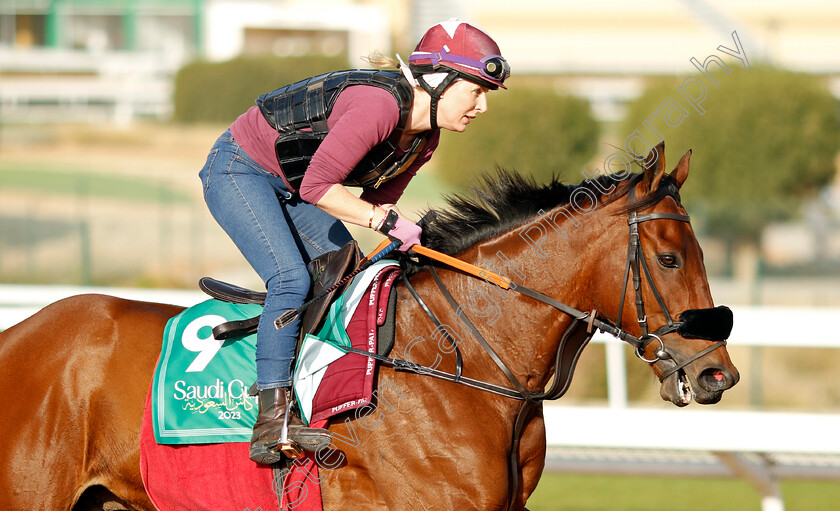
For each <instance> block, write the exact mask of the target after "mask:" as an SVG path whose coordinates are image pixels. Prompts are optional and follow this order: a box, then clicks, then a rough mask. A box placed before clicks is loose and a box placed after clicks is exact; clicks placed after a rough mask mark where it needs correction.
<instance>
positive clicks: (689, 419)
mask: <svg viewBox="0 0 840 511" xmlns="http://www.w3.org/2000/svg"><path fill="white" fill-rule="evenodd" d="M82 293H102V294H108V295H113V296H119V297H123V298H130V299H134V300H144V301H152V302H161V303H171V304H176V305H183V306H189V305H193V304H196V303H199V302H201V301H204V300H205V299H206V298H207V296H206V295H204V294H203V293H201V292H200V291H198V290H196V291H177V290H164V289H127V288H91V287H69V286H23V285H20V286H19V285H0V330H3V329H5V328H8V327H9V326H11V325H14V324H15V323H18V322H20V321H22V320H24V319H25V318H27V317H29V316H30V315H32V314H34V313H35V312H37V311H38V310H39V309H40V308H42V307H44V306H45V305H48V304H50V303H52V302H54V301H56V300H59V299H61V298H64V297H67V296H71V295H75V294H82ZM732 309H733V312H734V315H735V326H734V328H733V330H732V335H731V337H730V340H729V343H730V345H731V346H756V347H761V346H763V347H786V348H792V347H796V348H840V335H838V333H837V331H836V330H832V329H829V328H826V327H825V326H824V325H838V324H840V308H816V307H811V308H806V307H733V308H732ZM593 342H601V343H606V353H607V379H608V382H607V387H608V393H609V404H608V406H598V407H568V406H562V405H556V404H549V405H546V407H545V423H546V434H547V443H548V448H549V459H548V462H547V469H548V470H552V469H555V470H557V469H559V470H569V471H580V470H581V469H584V470H586V471H596V472H615V473H628V472H630V473H639V471H640V470H645V468H644V467H643V466H642V465H644V462H642V461H639V458H640V457H644V456H643V454H644V453H645V452H649V453H662V452H666V453H668V452H674V453H677V452H681V453H686V452H689V453H698V454H705V455H706V456H708V457H711V458H713V459H715V460H717V462H718V465H722V466H723V467H725V470H727V473H728V474H729V475H734V476H738V477H743V478H745V479H746V480H747V481H749V482H750V483H752V484H753V485H754V486H755V487H756V489H757V490H758V491H759V493H760V494H761V498H762V509H763V511H782V510H784V500H783V498H782V495H781V492H780V490H779V487H778V484H777V478H778V477H780V476H785V475H791V476H797V475H799V476H802V475H803V474H798V473H797V472H796V471H795V470H794V471H788V472H784V471H783V470H779V469H780V467H779V466H778V465H775V463H776V461H774V460H773V459H772V458H771V457H772V456H785V455H787V456H796V455H805V456H807V455H813V456H826V455H828V456H835V457H836V458H834V459H835V461H834V462H831V463H834V465H833V468H832V467H828V470H822V471H817V472H813V471H812V472H806V473H804V475H805V476H807V475H809V474H810V475H813V474H817V477H837V476H838V475H840V470H838V467H837V465H836V459H840V413H838V414H817V413H774V412H761V411H729V410H715V409H714V408H702V409H701V408H689V409H683V410H678V409H675V408H674V409H667V408H666V409H659V408H657V409H651V408H631V407H628V403H627V386H626V385H627V382H626V374H625V371H624V367H625V365H624V359H625V353H626V350H625V347H624V346H623V345H622V343H621V342H619V341H617V340H615V339H613V338H612V337H609V336H606V335H604V334H598V335H596V336H595V338H594V339H593ZM742 384H743V383H742ZM693 406H697V405H693ZM641 431H646V432H647V433H645V434H641ZM558 452H559V453H561V455H560V456H559V457H560V458H562V457H564V456H566V457H567V459H568V453H577V454H575V456H576V458H573V459H572V461H571V462H568V463H566V464H565V465H564V464H563V462H553V459H552V453H558ZM628 452H629V453H630V454H627V453H628ZM580 453H583V454H580ZM592 460H595V463H592ZM820 463H821V462H818V463H817V465H819V464H820ZM831 463H829V465H830V464H831ZM648 465H650V464H649V463H648ZM812 465H813V464H812ZM662 466H664V467H665V468H664V469H661V472H662V473H663V474H662V475H676V474H679V473H681V472H683V473H686V474H698V473H702V472H703V470H698V469H697V468H696V467H695V468H694V469H692V468H691V464H690V463H689V464H687V465H686V464H680V463H673V462H666V463H665V464H664V465H662ZM592 467H596V468H595V469H594V470H593V468H592ZM628 467H629V468H628ZM811 468H813V467H811ZM648 470H650V467H648ZM712 474H713V475H721V474H720V473H719V472H712ZM826 474H828V475H826ZM706 475H709V472H708V471H707V473H706Z"/></svg>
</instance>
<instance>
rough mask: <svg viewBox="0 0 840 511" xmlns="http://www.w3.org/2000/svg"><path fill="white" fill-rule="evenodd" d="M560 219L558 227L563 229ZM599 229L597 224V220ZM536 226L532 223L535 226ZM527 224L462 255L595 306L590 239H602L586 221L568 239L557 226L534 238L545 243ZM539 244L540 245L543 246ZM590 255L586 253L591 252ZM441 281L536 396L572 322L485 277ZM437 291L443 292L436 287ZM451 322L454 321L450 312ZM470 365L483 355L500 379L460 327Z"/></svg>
mask: <svg viewBox="0 0 840 511" xmlns="http://www.w3.org/2000/svg"><path fill="white" fill-rule="evenodd" d="M556 221H557V225H561V226H562V224H561V223H560V222H559V220H556ZM592 223H593V226H594V225H595V224H597V223H598V222H597V221H596V222H592ZM528 225H530V224H528ZM528 225H526V226H523V227H521V228H518V229H514V230H512V231H510V232H508V233H506V234H503V235H501V236H499V237H496V238H494V239H492V240H489V241H486V242H482V243H479V244H478V245H477V246H475V247H473V248H472V249H470V250H468V251H466V252H465V253H464V254H462V255H461V256H462V257H463V258H464V259H465V260H467V261H468V262H471V263H473V264H475V265H477V266H479V267H481V268H484V269H487V270H490V271H493V272H496V273H499V274H502V275H505V276H507V277H508V278H510V279H511V280H512V281H513V282H514V283H517V284H521V285H525V286H527V287H529V288H531V289H534V290H537V291H540V292H542V293H545V294H547V295H549V296H551V297H553V298H555V299H557V300H559V301H561V302H563V303H566V304H569V305H571V306H573V307H583V308H585V310H589V309H586V307H589V306H590V304H589V303H588V299H587V296H588V287H589V286H590V285H591V283H590V279H589V273H590V272H591V269H590V267H591V266H593V264H597V262H596V261H595V260H594V258H593V255H592V247H591V244H590V243H589V241H590V240H591V239H592V238H593V237H597V231H595V232H594V233H592V232H591V231H592V229H591V227H584V226H583V224H582V223H581V224H580V225H579V226H578V227H576V228H574V230H573V228H572V227H570V226H565V231H566V236H565V237H564V236H562V235H561V234H560V233H559V231H558V230H556V229H554V228H553V227H551V226H550V225H546V226H544V227H543V228H542V229H540V228H539V227H533V228H534V232H537V231H539V232H542V233H544V235H543V238H542V239H540V240H535V238H534V236H531V238H530V239H529V237H528V236H527V235H524V234H527V232H526V229H527V228H528ZM537 241H538V242H539V244H537ZM587 247H588V248H589V250H584V249H585V248H587ZM439 273H440V278H441V280H442V281H443V283H444V285H445V286H446V287H447V288H450V289H451V290H452V295H453V298H454V299H455V301H456V302H457V303H458V305H459V306H460V307H461V308H462V309H463V311H464V312H465V313H466V316H467V317H468V318H469V319H470V320H471V321H472V323H473V324H474V325H475V327H476V329H477V330H478V331H479V332H480V333H481V335H482V336H483V337H484V338H485V339H486V340H487V342H488V344H489V345H490V346H491V347H492V348H493V350H494V351H496V353H497V354H498V355H499V358H501V359H502V360H503V361H504V362H505V364H507V365H508V366H509V368H510V369H511V370H512V371H513V373H514V374H515V375H516V376H517V378H518V379H519V380H520V381H521V382H522V383H523V384H525V385H526V387H528V388H529V390H537V389H539V388H542V386H543V385H545V384H546V383H547V380H548V378H549V377H550V373H549V370H550V368H551V367H552V363H553V357H554V354H555V353H556V350H557V347H558V344H559V342H560V338H561V336H562V334H563V332H564V331H565V330H566V328H567V327H568V325H569V324H570V322H571V320H572V318H570V317H569V316H568V315H566V314H563V313H561V312H560V311H557V310H556V309H554V308H552V307H550V306H548V305H545V304H542V303H539V302H538V301H536V300H534V299H533V298H530V297H527V296H524V295H522V294H520V293H517V292H516V291H513V290H503V289H501V288H498V287H497V286H494V285H492V284H490V283H487V282H484V281H483V280H481V279H478V278H474V277H468V276H465V275H463V274H461V273H457V272H450V271H440V272H439ZM428 285H429V287H430V288H431V290H430V292H433V293H439V292H438V291H437V290H436V289H435V287H436V286H435V285H434V284H433V283H429V284H428ZM447 316H449V317H452V316H451V315H450V314H448V313H447ZM458 323H460V324H459V325H458V332H457V334H459V335H460V337H461V345H462V351H465V352H466V351H469V352H471V353H470V355H469V356H467V355H466V353H465V360H467V359H472V360H475V358H473V357H480V358H479V359H480V360H482V364H483V366H484V372H486V373H488V374H490V373H496V374H497V376H498V372H499V369H498V368H496V367H495V364H492V363H489V362H487V358H486V355H483V354H482V352H483V351H484V350H483V349H482V348H480V347H479V346H478V343H477V342H475V341H474V339H473V335H472V333H471V332H470V330H469V328H467V327H465V325H464V323H463V321H459V322H458Z"/></svg>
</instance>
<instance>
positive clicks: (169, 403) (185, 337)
mask: <svg viewBox="0 0 840 511" xmlns="http://www.w3.org/2000/svg"><path fill="white" fill-rule="evenodd" d="M261 312H262V306H260V305H256V304H232V303H226V302H222V301H219V300H207V301H205V302H202V303H200V304H197V305H194V306H193V307H190V308H189V309H187V310H185V311H184V312H182V313H181V314H179V315H177V316H175V317H174V318H171V319H170V320H169V322H168V323H167V324H166V329H165V330H164V334H163V347H162V350H161V355H160V359H159V360H158V365H157V368H156V369H155V374H154V377H153V380H152V397H151V401H152V403H151V405H152V425H153V429H154V434H155V440H156V441H157V442H158V443H160V444H201V443H221V442H248V441H250V439H251V431H252V428H253V426H254V422H256V420H257V411H258V404H257V398H256V397H252V396H249V395H248V388H249V387H250V385H251V384H252V383H253V382H254V381H256V379H257V371H256V366H255V364H254V356H255V353H256V343H257V335H256V334H251V335H248V336H246V337H240V338H232V339H227V340H224V341H217V340H216V339H214V338H213V327H215V326H217V325H219V324H221V323H224V322H226V321H235V320H242V319H248V318H251V317H254V316H257V315H259V314H260V313H261Z"/></svg>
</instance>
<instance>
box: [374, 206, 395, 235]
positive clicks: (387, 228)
mask: <svg viewBox="0 0 840 511" xmlns="http://www.w3.org/2000/svg"><path fill="white" fill-rule="evenodd" d="M399 217H400V216H399V215H398V214H397V212H396V211H394V210H390V211H388V215H387V216H385V221H383V222H382V225H381V226H379V232H381V233H382V234H388V233H389V232H391V229H393V228H394V226H395V225H397V219H398V218H399Z"/></svg>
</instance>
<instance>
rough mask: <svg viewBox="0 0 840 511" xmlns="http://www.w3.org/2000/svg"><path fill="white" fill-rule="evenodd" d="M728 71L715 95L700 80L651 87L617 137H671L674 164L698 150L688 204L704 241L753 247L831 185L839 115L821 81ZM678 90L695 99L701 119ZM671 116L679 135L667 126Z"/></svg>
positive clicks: (757, 70)
mask: <svg viewBox="0 0 840 511" xmlns="http://www.w3.org/2000/svg"><path fill="white" fill-rule="evenodd" d="M731 69H732V72H731V73H730V74H726V73H725V72H723V71H719V72H718V73H715V74H713V75H711V76H712V77H713V78H714V79H715V80H717V81H718V82H719V85H717V86H714V85H713V84H712V82H711V81H710V80H711V79H710V78H709V77H707V76H699V75H698V76H695V78H696V79H697V81H696V82H691V77H689V78H688V80H689V81H688V82H686V81H680V80H677V81H663V82H660V83H658V84H655V85H653V86H651V87H649V88H648V89H647V90H646V91H645V93H644V94H643V95H642V96H641V97H640V98H638V99H637V100H636V101H634V102H633V103H632V104H631V105H630V107H629V111H628V115H627V118H626V120H625V121H624V123H623V125H622V127H621V131H620V133H622V134H625V135H627V136H630V135H631V134H632V133H634V131H635V130H639V133H640V134H642V136H645V137H646V138H647V139H648V140H649V141H650V142H651V143H653V144H655V143H656V142H657V141H658V140H661V138H662V137H664V139H665V140H666V142H667V143H666V147H667V150H668V151H669V152H670V151H673V152H674V154H673V155H671V156H669V157H668V158H666V160H667V161H670V162H674V161H676V159H677V158H679V156H681V155H682V153H683V152H685V151H686V150H688V149H689V148H691V149H693V151H694V152H693V154H692V158H691V167H692V174H691V176H692V177H691V180H690V182H689V184H688V185H687V186H686V187H685V188H684V189H683V190H682V196H683V199H684V202H685V203H686V204H687V205H688V206H689V207H690V209H692V210H693V211H695V212H699V213H702V217H703V218H704V219H705V225H704V230H705V231H706V233H707V234H709V235H713V236H716V237H719V238H722V239H725V240H727V241H729V242H730V243H731V242H733V241H736V240H740V241H746V242H748V243H755V242H757V241H758V239H759V238H760V235H761V231H762V229H763V228H764V226H765V225H766V224H767V223H768V222H771V221H774V220H783V219H789V218H792V217H793V216H795V215H796V214H797V212H798V210H799V208H800V206H801V204H802V202H803V201H804V200H806V199H807V198H808V197H810V196H812V195H813V194H814V193H815V192H816V191H817V190H819V189H820V188H821V187H824V186H825V185H826V184H827V183H829V182H830V180H831V179H832V177H833V176H834V174H835V168H834V158H835V156H836V154H837V152H838V150H839V149H840V115H838V114H839V113H840V110H838V103H837V101H836V100H835V99H834V98H833V97H832V96H831V94H830V93H829V92H828V90H827V89H826V88H825V87H824V86H823V84H822V83H821V81H820V79H818V78H816V77H814V76H811V75H804V74H799V73H792V72H789V71H783V70H779V69H773V68H768V67H761V66H753V67H751V68H750V69H749V70H744V69H743V68H741V69H737V68H736V67H735V66H732V68H731ZM698 82H699V84H702V85H698ZM681 87H682V88H683V89H682V90H683V92H685V93H686V94H687V96H688V97H692V98H698V100H696V101H694V103H695V104H696V105H697V107H698V108H699V110H702V111H703V113H702V114H701V113H700V111H698V109H695V108H694V107H693V106H692V102H690V101H688V100H687V99H686V97H685V96H683V94H681V93H680V88H681ZM703 89H705V99H702V100H700V98H702V97H703ZM677 104H679V105H680V106H681V108H679V107H677V106H676V105H677ZM669 112H670V115H671V117H670V123H671V124H672V125H674V126H673V127H672V126H669V125H668V123H667V122H666V115H667V114H668V113H669ZM654 115H655V116H654ZM651 127H652V128H653V129H651ZM654 131H655V132H656V133H654ZM659 135H661V136H662V137H659ZM637 142H638V140H637ZM637 152H638V151H637Z"/></svg>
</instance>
